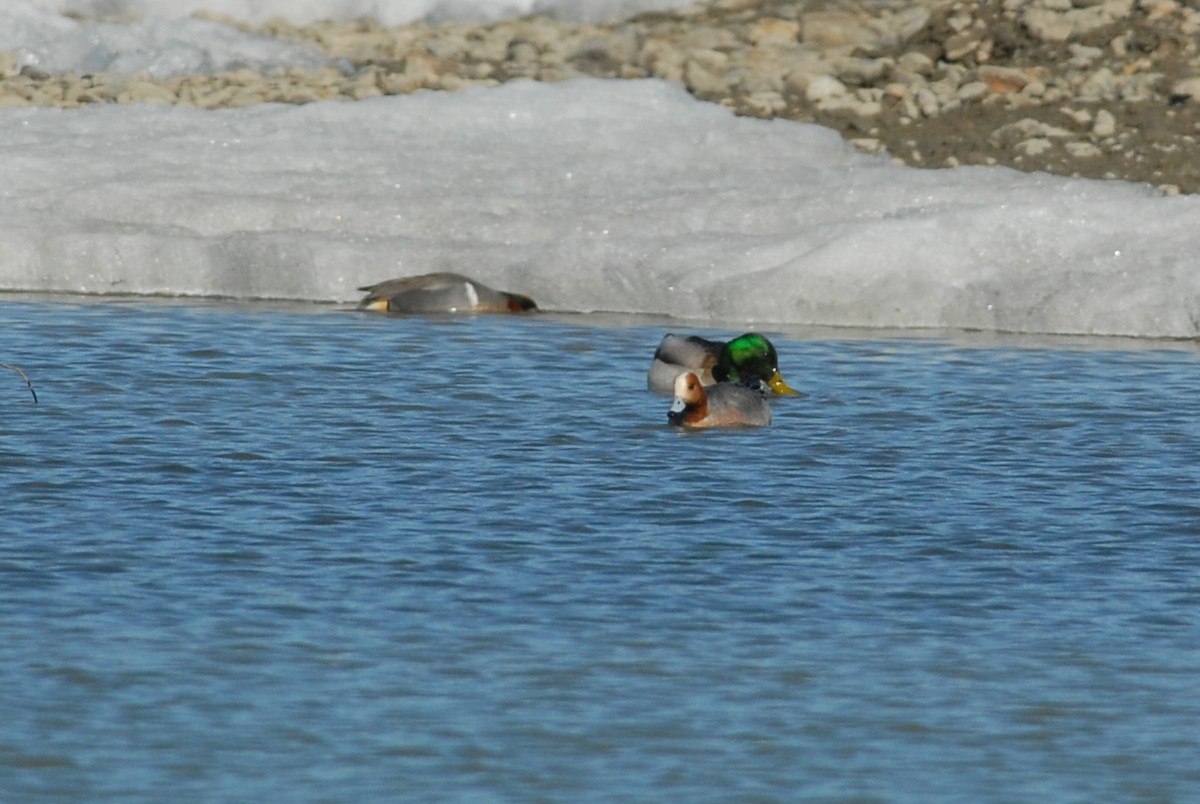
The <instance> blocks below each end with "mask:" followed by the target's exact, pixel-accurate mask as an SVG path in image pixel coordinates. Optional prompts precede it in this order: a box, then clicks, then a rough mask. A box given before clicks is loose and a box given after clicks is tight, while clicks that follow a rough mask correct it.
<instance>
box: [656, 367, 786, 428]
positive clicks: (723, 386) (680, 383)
mask: <svg viewBox="0 0 1200 804" xmlns="http://www.w3.org/2000/svg"><path fill="white" fill-rule="evenodd" d="M674 390H675V401H674V402H672V403H671V409H670V411H668V413H667V420H668V421H669V422H671V424H674V425H678V426H680V427H689V428H694V429H702V428H707V427H770V425H771V405H770V404H769V403H768V402H767V400H766V398H765V397H764V396H763V394H761V393H759V392H757V391H755V390H753V389H751V388H748V387H746V386H744V385H736V384H734V383H728V382H721V383H717V384H716V385H710V386H707V387H705V386H704V385H703V384H702V383H701V382H700V378H699V377H697V376H696V375H695V374H694V373H692V372H690V371H688V372H684V373H683V374H680V375H679V376H678V377H676V378H675V386H674Z"/></svg>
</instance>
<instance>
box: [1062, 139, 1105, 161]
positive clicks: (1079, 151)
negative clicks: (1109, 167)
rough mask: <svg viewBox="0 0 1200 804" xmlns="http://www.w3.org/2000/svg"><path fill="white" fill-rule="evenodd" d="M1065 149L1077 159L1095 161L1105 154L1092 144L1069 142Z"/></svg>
mask: <svg viewBox="0 0 1200 804" xmlns="http://www.w3.org/2000/svg"><path fill="white" fill-rule="evenodd" d="M1064 147H1065V148H1066V150H1067V153H1068V154H1070V155H1071V156H1073V157H1075V158H1076V159H1093V158H1095V157H1097V156H1100V155H1102V154H1103V153H1104V152H1103V151H1101V150H1100V149H1099V148H1097V147H1096V146H1095V145H1093V144H1092V143H1090V142H1068V143H1067V144H1066V145H1065V146H1064Z"/></svg>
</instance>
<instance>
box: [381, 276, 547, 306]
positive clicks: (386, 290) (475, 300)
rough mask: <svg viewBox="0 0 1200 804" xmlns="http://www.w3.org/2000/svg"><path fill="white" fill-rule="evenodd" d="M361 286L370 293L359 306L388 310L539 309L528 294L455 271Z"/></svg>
mask: <svg viewBox="0 0 1200 804" xmlns="http://www.w3.org/2000/svg"><path fill="white" fill-rule="evenodd" d="M359 290H363V291H366V293H367V295H366V297H365V298H364V299H363V300H362V301H361V302H359V303H358V309H360V310H378V311H380V312H385V313H524V312H526V311H528V310H536V309H537V304H535V303H534V301H533V299H531V298H529V297H528V296H522V295H521V294H519V293H506V292H504V291H502V290H496V289H494V288H490V287H488V286H487V285H485V284H483V283H482V282H476V281H475V280H474V279H470V278H468V277H465V276H463V275H462V274H455V273H436V274H422V275H420V276H406V277H403V278H402V279H388V280H387V281H385V282H380V283H378V284H376V285H368V286H367V287H363V288H359Z"/></svg>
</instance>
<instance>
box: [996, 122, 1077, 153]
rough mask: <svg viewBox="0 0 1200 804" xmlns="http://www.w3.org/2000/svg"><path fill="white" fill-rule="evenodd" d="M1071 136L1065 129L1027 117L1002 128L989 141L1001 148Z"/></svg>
mask: <svg viewBox="0 0 1200 804" xmlns="http://www.w3.org/2000/svg"><path fill="white" fill-rule="evenodd" d="M1070 136H1071V132H1069V131H1067V130H1066V129H1065V128H1059V127H1057V126H1052V125H1050V124H1048V123H1043V122H1041V121H1040V120H1034V119H1033V118H1032V117H1026V118H1024V119H1021V120H1018V121H1017V122H1015V123H1009V124H1008V125H1005V126H1001V127H1000V128H998V129H996V130H995V131H993V132H992V133H991V136H990V137H988V139H989V140H991V141H992V142H993V143H995V144H996V145H999V146H1012V145H1016V144H1018V143H1020V142H1023V141H1027V140H1029V139H1044V140H1047V141H1049V139H1050V138H1055V139H1061V138H1065V137H1070Z"/></svg>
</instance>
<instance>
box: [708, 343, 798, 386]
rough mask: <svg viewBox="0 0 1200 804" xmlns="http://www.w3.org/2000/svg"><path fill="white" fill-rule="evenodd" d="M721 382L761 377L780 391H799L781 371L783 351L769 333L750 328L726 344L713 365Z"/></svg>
mask: <svg viewBox="0 0 1200 804" xmlns="http://www.w3.org/2000/svg"><path fill="white" fill-rule="evenodd" d="M713 378H714V379H716V380H717V382H754V381H756V380H761V381H763V382H765V383H766V384H767V385H769V386H770V387H771V390H772V391H774V392H775V393H776V394H795V393H796V391H794V390H792V389H791V388H789V387H788V384H787V383H786V382H784V380H783V375H782V374H780V373H779V355H778V353H776V351H775V346H774V345H773V344H772V343H771V342H770V341H769V340H767V338H766V336H764V335H759V334H758V333H757V332H747V333H746V334H745V335H739V336H738V337H736V338H734V339H733V340H731V341H730V342H729V343H727V344H725V347H724V348H723V349H721V354H720V356H718V357H717V365H716V366H714V367H713Z"/></svg>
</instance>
